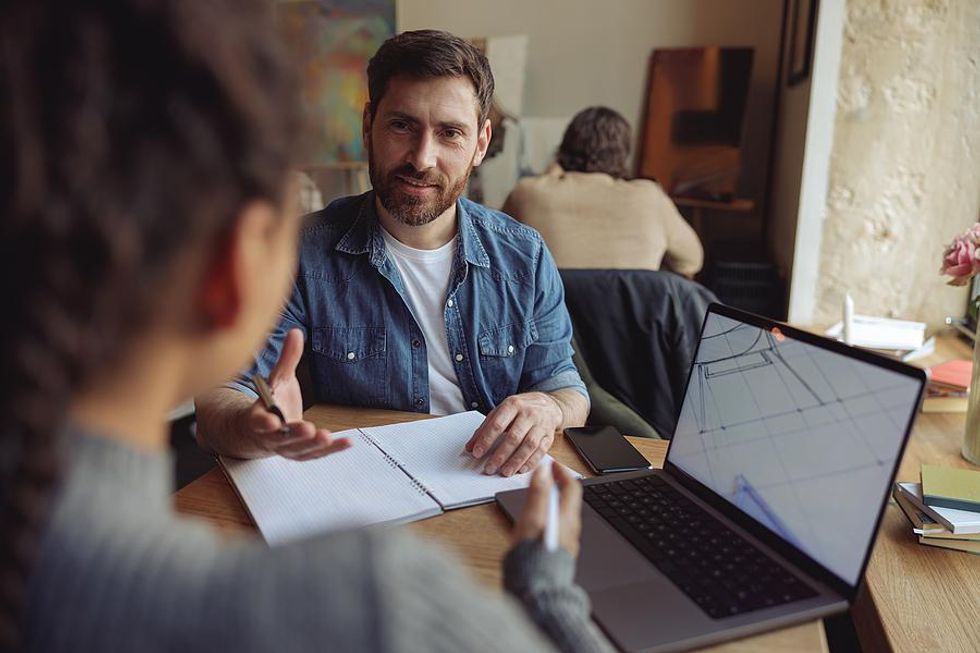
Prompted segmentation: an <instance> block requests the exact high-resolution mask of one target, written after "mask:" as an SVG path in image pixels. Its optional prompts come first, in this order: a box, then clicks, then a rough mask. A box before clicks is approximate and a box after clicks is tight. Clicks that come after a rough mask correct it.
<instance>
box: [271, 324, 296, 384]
mask: <svg viewBox="0 0 980 653" xmlns="http://www.w3.org/2000/svg"><path fill="white" fill-rule="evenodd" d="M302 357H303V332H302V331H300V330H299V329H290V330H289V333H287V334H286V339H285V340H283V343H282V351H281V352H280V353H279V360H278V361H276V366H275V367H274V368H272V373H271V374H270V375H269V385H271V386H272V390H273V392H275V390H276V386H277V385H279V384H280V383H282V382H283V381H285V380H286V379H289V378H291V377H293V376H296V366H297V365H299V359H301V358H302Z"/></svg>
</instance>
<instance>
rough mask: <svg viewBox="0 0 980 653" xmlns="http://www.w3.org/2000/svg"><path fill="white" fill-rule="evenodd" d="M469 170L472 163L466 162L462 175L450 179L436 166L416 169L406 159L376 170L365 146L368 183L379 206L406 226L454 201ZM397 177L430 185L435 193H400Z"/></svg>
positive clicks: (439, 212) (418, 223)
mask: <svg viewBox="0 0 980 653" xmlns="http://www.w3.org/2000/svg"><path fill="white" fill-rule="evenodd" d="M472 171H473V166H472V165H470V167H469V168H468V169H467V170H466V174H465V175H463V176H462V177H459V178H457V179H455V180H450V179H449V178H448V177H446V175H444V174H442V173H440V172H439V171H438V170H430V171H428V172H420V171H418V170H416V169H415V167H414V166H413V165H412V164H410V163H406V164H405V165H403V166H400V167H398V168H396V169H394V170H390V171H385V170H380V169H379V168H378V166H377V165H375V162H374V157H373V156H372V154H371V151H370V149H369V150H368V172H369V173H370V175H371V185H372V186H373V187H374V192H375V193H376V194H377V196H378V199H379V200H380V201H381V206H383V207H385V210H387V211H388V213H390V214H391V217H393V218H394V219H395V220H397V221H398V222H401V223H402V224H407V225H409V226H410V227H421V226H422V225H425V224H429V223H430V222H432V221H433V220H435V219H436V218H438V217H439V216H440V215H442V214H443V213H445V212H446V210H447V209H449V208H450V207H451V206H452V205H453V204H455V203H456V200H458V199H459V197H460V195H462V194H463V190H464V189H465V188H466V182H467V181H469V178H470V173H471V172H472ZM399 177H402V178H404V179H408V180H412V181H416V182H419V183H421V184H427V185H432V186H434V187H435V197H431V198H428V199H425V198H422V197H417V196H414V195H408V194H406V193H403V192H402V191H401V190H400V189H399V187H398V186H399V185H400V183H401V182H400V181H399V179H398V178H399Z"/></svg>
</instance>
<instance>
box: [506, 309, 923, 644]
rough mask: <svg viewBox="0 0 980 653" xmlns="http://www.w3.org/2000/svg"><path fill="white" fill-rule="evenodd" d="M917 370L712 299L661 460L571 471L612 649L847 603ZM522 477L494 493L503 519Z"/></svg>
mask: <svg viewBox="0 0 980 653" xmlns="http://www.w3.org/2000/svg"><path fill="white" fill-rule="evenodd" d="M925 383H926V376H925V373H924V372H923V371H922V370H919V369H916V368H913V367H910V366H908V365H905V364H903V363H899V362H897V361H893V360H891V359H887V358H884V357H881V356H877V355H875V354H872V353H870V352H866V351H863V350H859V349H854V348H851V347H848V346H846V345H843V344H840V343H838V342H835V341H831V340H828V339H825V338H821V337H819V336H815V335H812V334H809V333H806V332H803V331H799V330H797V329H794V328H792V327H789V326H786V325H784V324H780V323H777V322H773V321H772V320H769V319H766V318H762V317H758V316H755V315H752V314H749V313H745V312H742V311H739V310H736V309H733V308H730V307H727V306H722V305H719V304H712V305H711V306H710V307H709V308H708V311H707V315H706V316H705V320H704V323H703V325H702V328H701V336H700V339H699V342H698V346H697V349H696V352H695V355H694V358H693V362H692V364H691V369H690V372H689V374H688V381H687V387H686V391H685V394H684V399H683V402H682V405H681V409H680V415H679V417H678V420H677V427H676V429H675V431H674V434H673V438H672V439H671V442H670V446H669V448H668V450H667V458H666V462H665V464H664V467H663V469H662V470H642V471H638V472H627V473H621V474H615V475H608V476H601V477H597V478H592V479H587V480H585V481H583V485H584V496H583V499H584V502H583V504H584V505H583V514H582V546H581V553H580V556H579V561H578V572H577V581H578V583H579V584H580V585H581V586H582V587H583V588H585V590H586V591H587V592H588V594H589V597H590V599H591V601H592V611H593V616H594V618H595V620H596V622H597V623H598V624H599V625H600V626H601V627H602V628H603V630H605V632H606V633H607V634H608V635H609V637H610V638H611V639H612V640H613V642H615V644H616V645H618V646H619V647H620V648H621V649H623V650H625V651H650V652H652V651H677V650H683V649H688V648H694V647H700V646H705V645H708V644H712V643H716V642H720V641H724V640H728V639H735V638H738V637H743V636H746V635H750V634H753V633H758V632H761V631H765V630H772V629H775V628H780V627H784V626H788V625H791V624H795V623H800V622H804V621H809V620H812V619H817V618H820V617H824V616H827V615H830V614H833V613H836V612H841V611H843V610H846V609H847V608H848V606H849V605H850V604H851V602H852V601H853V600H854V597H855V595H856V593H857V590H858V585H859V583H860V582H861V579H862V577H863V575H864V570H865V567H866V566H867V564H868V559H869V557H870V554H871V550H872V545H873V544H874V539H875V534H876V532H877V530H878V525H879V523H880V521H881V517H882V514H883V511H884V507H885V504H886V502H887V498H888V492H889V488H890V486H891V483H892V480H893V478H894V476H895V473H896V471H897V469H898V464H899V461H900V460H901V457H902V452H903V450H904V448H905V443H906V441H907V440H908V437H909V433H910V431H911V428H912V422H913V419H914V417H915V414H916V411H917V409H918V406H919V403H920V401H921V398H922V393H923V390H924V388H925ZM525 493H526V490H519V491H512V492H503V493H500V494H498V495H497V503H498V505H499V506H500V507H501V508H502V509H503V511H504V512H505V513H506V514H507V515H508V516H509V517H510V518H511V519H514V518H515V517H516V516H517V515H518V514H519V513H520V510H521V507H522V505H523V502H524V496H525Z"/></svg>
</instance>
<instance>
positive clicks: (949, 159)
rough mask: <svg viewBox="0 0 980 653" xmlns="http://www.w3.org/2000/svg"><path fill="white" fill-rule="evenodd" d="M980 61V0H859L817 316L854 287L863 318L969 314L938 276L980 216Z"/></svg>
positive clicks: (845, 56)
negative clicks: (946, 253) (954, 244)
mask: <svg viewBox="0 0 980 653" xmlns="http://www.w3.org/2000/svg"><path fill="white" fill-rule="evenodd" d="M978 64H980V2H977V0H848V3H847V17H846V21H845V27H844V46H843V52H842V58H841V68H840V79H839V85H838V94H837V116H836V122H835V128H834V144H833V154H832V155H831V161H830V185H829V189H828V193H827V203H826V214H825V219H824V224H823V240H822V243H821V244H820V245H819V246H820V248H821V263H820V275H819V281H818V282H817V288H816V310H815V314H814V318H813V322H814V323H816V324H821V323H824V324H826V323H831V322H834V321H836V320H837V319H839V315H840V307H841V301H842V298H843V295H844V292H846V291H850V293H851V296H852V297H853V298H854V301H855V310H856V312H857V313H861V314H873V315H887V316H893V317H901V318H907V319H916V320H922V321H924V322H927V323H929V324H930V325H931V326H933V327H935V326H938V325H939V324H941V323H942V320H943V317H944V316H945V315H947V314H954V315H960V314H962V313H963V309H964V306H965V302H966V294H965V290H963V289H962V288H959V289H957V288H951V287H949V286H946V285H944V284H943V282H942V280H941V278H940V277H939V276H938V273H937V272H938V268H939V263H940V257H941V253H942V248H943V245H944V244H945V243H946V242H948V241H949V240H950V239H951V238H952V236H953V235H954V234H956V233H958V232H960V231H962V230H963V229H965V228H966V227H968V226H969V225H971V224H972V223H973V222H975V221H977V219H978V218H980V216H978V211H980V97H978V90H980V65H978ZM803 246H805V244H804V245H803Z"/></svg>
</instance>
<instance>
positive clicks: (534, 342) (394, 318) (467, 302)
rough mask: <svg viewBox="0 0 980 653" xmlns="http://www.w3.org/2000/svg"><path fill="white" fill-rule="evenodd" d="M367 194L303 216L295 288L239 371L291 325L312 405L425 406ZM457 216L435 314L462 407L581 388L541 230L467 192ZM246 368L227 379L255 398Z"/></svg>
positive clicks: (424, 389)
mask: <svg viewBox="0 0 980 653" xmlns="http://www.w3.org/2000/svg"><path fill="white" fill-rule="evenodd" d="M374 202H375V200H374V193H373V192H368V193H365V194H364V195H360V196H357V197H345V198H342V199H339V200H336V201H334V202H332V203H331V204H330V205H329V206H328V207H327V208H325V209H323V210H322V211H319V212H317V213H314V214H312V215H311V216H309V218H308V219H309V223H308V224H307V226H306V227H305V229H304V231H303V234H302V236H301V244H300V255H299V272H298V274H297V277H296V283H295V284H294V286H293V291H292V295H291V296H290V298H289V301H288V303H287V304H286V306H285V308H284V309H283V313H282V320H281V321H280V323H279V325H278V326H277V327H276V329H275V330H274V331H273V332H272V334H271V335H270V336H269V339H268V341H267V343H266V345H265V347H264V348H263V349H262V351H261V352H259V354H258V355H257V357H256V360H255V364H254V365H253V366H252V367H251V369H249V370H248V372H247V374H249V375H250V374H253V373H255V372H256V371H258V372H259V373H261V374H263V375H266V376H268V374H269V373H270V372H271V371H272V368H273V367H274V366H275V364H276V361H277V360H278V359H279V352H280V350H281V348H282V342H283V339H284V338H285V335H286V333H287V332H288V331H289V329H292V328H295V327H298V328H300V329H302V330H303V332H304V334H305V336H306V350H305V353H304V358H305V359H306V360H307V361H308V363H309V371H310V375H311V380H312V385H313V387H312V388H304V393H309V392H310V391H311V390H312V392H313V395H314V396H313V397H312V400H313V402H314V403H331V404H345V405H353V406H366V407H377V408H388V409H394V410H406V411H416V412H424V413H427V412H429V381H428V364H427V359H426V343H425V339H424V338H423V335H422V331H421V329H420V328H419V325H418V322H417V321H416V318H415V316H414V314H413V308H412V305H411V300H410V299H409V295H408V293H407V291H406V289H405V286H404V284H403V282H402V279H401V276H400V275H399V273H398V269H397V267H396V266H395V263H394V261H393V260H392V259H391V258H390V257H389V256H388V254H387V249H386V247H385V244H384V240H383V238H382V236H381V231H380V227H379V226H378V221H377V213H376V209H375V203H374ZM456 215H457V224H458V230H459V238H458V239H457V243H458V245H457V250H456V254H455V257H454V260H453V266H452V272H451V273H450V274H451V278H450V280H449V286H448V289H447V293H446V303H445V306H444V311H445V313H444V315H445V325H446V336H447V339H448V342H449V351H450V353H451V355H452V357H453V364H454V366H455V369H456V376H457V378H458V379H459V385H460V389H461V390H462V394H463V400H464V401H465V403H466V405H467V406H469V407H470V408H472V409H474V410H479V411H481V412H484V413H486V412H489V410H490V409H492V408H493V407H494V406H496V405H497V404H498V403H500V402H501V401H502V400H504V399H505V398H506V397H509V396H510V395H513V394H517V393H521V392H529V391H535V390H536V391H542V392H550V391H553V390H558V389H561V388H574V389H575V390H577V391H579V392H581V393H582V394H583V395H584V396H585V397H586V398H588V394H587V393H586V390H585V385H584V384H583V383H582V380H581V378H580V377H579V374H578V372H577V371H576V369H575V366H574V365H573V364H572V347H571V344H570V340H571V335H572V324H571V319H570V318H569V316H568V310H567V309H566V307H565V295H564V288H563V287H562V283H561V277H560V276H559V275H558V270H557V268H556V266H555V262H554V259H552V257H551V254H550V253H549V252H548V249H547V247H545V244H544V241H543V240H542V239H541V236H540V235H539V234H538V233H537V232H536V231H534V230H533V229H531V228H530V227H526V226H524V225H522V224H520V223H519V222H517V221H516V220H514V219H512V218H510V217H509V216H507V215H505V214H503V213H500V212H499V211H493V210H490V209H487V208H485V207H483V206H480V205H479V204H475V203H473V202H470V201H468V200H464V199H461V200H459V201H457V203H456ZM245 378H247V377H245ZM245 378H243V379H239V380H238V381H235V382H233V383H230V384H229V387H232V388H235V389H237V390H240V391H243V392H246V393H247V394H249V395H251V396H253V397H254V396H255V392H254V390H253V389H252V386H251V384H250V382H248V381H246V380H245ZM305 399H306V401H307V402H309V400H310V399H311V398H310V397H308V396H307V397H305Z"/></svg>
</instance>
